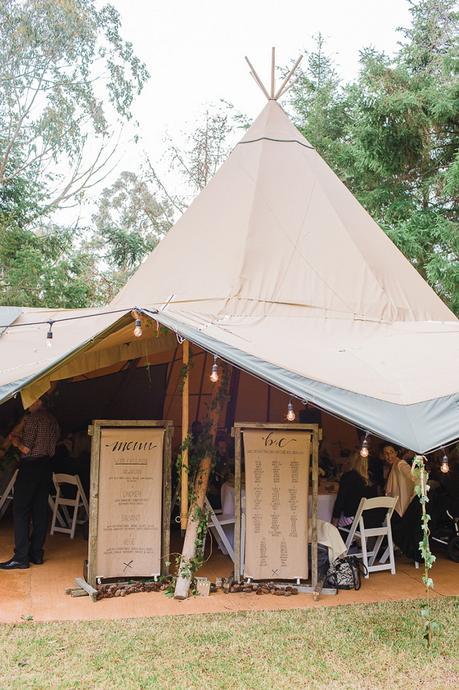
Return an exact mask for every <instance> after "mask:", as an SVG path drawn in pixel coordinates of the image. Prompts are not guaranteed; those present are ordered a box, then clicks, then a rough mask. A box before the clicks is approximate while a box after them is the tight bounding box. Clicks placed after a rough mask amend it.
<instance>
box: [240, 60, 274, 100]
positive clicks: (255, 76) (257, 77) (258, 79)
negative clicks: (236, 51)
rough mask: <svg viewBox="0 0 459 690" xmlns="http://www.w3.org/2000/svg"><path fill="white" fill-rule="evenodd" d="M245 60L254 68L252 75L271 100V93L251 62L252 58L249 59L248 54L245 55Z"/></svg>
mask: <svg viewBox="0 0 459 690" xmlns="http://www.w3.org/2000/svg"><path fill="white" fill-rule="evenodd" d="M245 61H246V62H247V64H248V66H249V67H250V69H251V70H252V71H251V74H252V77H253V78H254V79H255V81H256V82H257V84H258V86H259V87H260V89H261V90H262V91H263V93H264V94H265V96H266V98H267V99H268V101H269V100H270V99H269V93H268V92H267V91H266V88H265V86H264V84H263V82H262V81H261V79H260V77H259V76H258V74H257V73H256V71H255V68H254V66H253V65H252V63H251V62H250V60H249V58H248V57H247V55H246V56H245Z"/></svg>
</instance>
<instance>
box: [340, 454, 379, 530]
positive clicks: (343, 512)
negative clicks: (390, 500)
mask: <svg viewBox="0 0 459 690" xmlns="http://www.w3.org/2000/svg"><path fill="white" fill-rule="evenodd" d="M377 495H378V491H377V487H376V486H374V485H373V484H371V483H370V480H369V478H368V458H362V457H361V455H360V453H358V452H356V453H354V454H353V455H352V457H351V469H350V470H349V471H348V472H345V473H344V474H343V475H342V477H341V479H340V482H339V490H338V495H337V497H336V501H335V506H334V508H333V519H332V523H333V524H334V525H335V526H336V527H338V528H339V527H346V528H348V527H349V526H350V525H352V522H353V520H354V515H355V514H356V512H357V509H358V507H359V503H360V501H361V499H362V498H373V497H374V496H377ZM369 512H371V513H373V512H376V511H369ZM375 517H376V516H375Z"/></svg>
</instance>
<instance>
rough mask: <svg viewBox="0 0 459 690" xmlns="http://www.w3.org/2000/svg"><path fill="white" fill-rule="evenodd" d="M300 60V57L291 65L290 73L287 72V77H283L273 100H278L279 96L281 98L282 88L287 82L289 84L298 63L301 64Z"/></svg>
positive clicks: (301, 57)
mask: <svg viewBox="0 0 459 690" xmlns="http://www.w3.org/2000/svg"><path fill="white" fill-rule="evenodd" d="M302 59H303V56H302V55H300V57H299V58H298V60H297V61H296V62H295V64H294V65H293V67H292V69H291V70H290V72H289V73H288V74H287V76H286V77H285V79H284V81H283V82H282V84H281V85H280V86H279V88H278V90H277V93H276V95H275V96H274V98H275V99H276V100H277V99H278V98H279V96H282V95H283V91H284V87H285V86H287V84H288V82H289V81H290V79H291V78H292V75H293V73H294V72H295V70H296V68H297V67H298V65H299V64H300V62H301V60H302Z"/></svg>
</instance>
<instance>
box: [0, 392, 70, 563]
mask: <svg viewBox="0 0 459 690" xmlns="http://www.w3.org/2000/svg"><path fill="white" fill-rule="evenodd" d="M58 438H59V425H58V423H57V421H56V419H55V418H54V417H53V415H52V414H51V413H50V412H49V411H48V410H47V409H46V406H45V403H44V401H43V400H37V401H36V402H34V403H33V404H32V405H31V406H30V414H29V415H27V417H26V419H25V422H24V427H23V430H22V433H21V435H20V436H16V435H12V436H11V443H12V444H13V445H14V446H16V448H18V450H19V451H20V453H21V460H20V462H19V472H18V476H17V479H16V483H15V485H14V499H13V517H14V556H13V557H12V558H11V559H10V560H9V561H6V562H5V563H0V569H2V570H15V569H18V568H19V569H24V568H28V567H29V563H30V562H32V563H36V564H37V565H41V563H43V545H44V543H45V539H46V533H47V531H48V494H49V488H50V482H51V478H52V469H51V458H52V457H53V455H54V451H55V449H56V443H57V441H58ZM31 520H32V532H31V533H30V521H31Z"/></svg>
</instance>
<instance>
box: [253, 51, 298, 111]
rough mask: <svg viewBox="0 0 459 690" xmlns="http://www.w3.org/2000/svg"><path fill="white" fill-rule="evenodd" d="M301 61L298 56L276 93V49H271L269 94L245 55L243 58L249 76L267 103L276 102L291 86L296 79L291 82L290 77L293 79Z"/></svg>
mask: <svg viewBox="0 0 459 690" xmlns="http://www.w3.org/2000/svg"><path fill="white" fill-rule="evenodd" d="M302 59H303V56H302V55H300V57H299V58H298V60H297V61H296V62H295V64H294V65H293V67H292V69H291V70H290V72H289V73H288V74H287V76H286V77H285V79H284V81H283V82H282V84H281V85H280V87H279V88H278V89H277V91H276V80H275V74H276V49H275V48H274V47H273V48H271V86H270V90H269V92H268V89H267V88H266V86H265V85H264V84H263V82H262V81H261V79H260V77H259V76H258V74H257V72H256V70H255V68H254V66H253V65H252V63H251V62H250V60H249V58H248V57H247V55H246V56H245V60H246V62H247V64H248V66H249V67H250V74H251V76H252V77H253V78H254V80H255V82H256V84H257V85H258V86H259V87H260V89H261V90H262V92H263V93H264V95H265V96H266V98H267V99H268V101H277V99H278V98H280V97H281V96H283V95H284V94H285V93H286V92H287V91H288V90H289V89H290V88H291V87H292V86H293V84H294V83H295V82H296V79H294V80H293V81H292V77H293V75H294V73H295V71H296V68H297V67H298V65H299V64H300V62H301V60H302ZM297 78H298V77H297Z"/></svg>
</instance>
